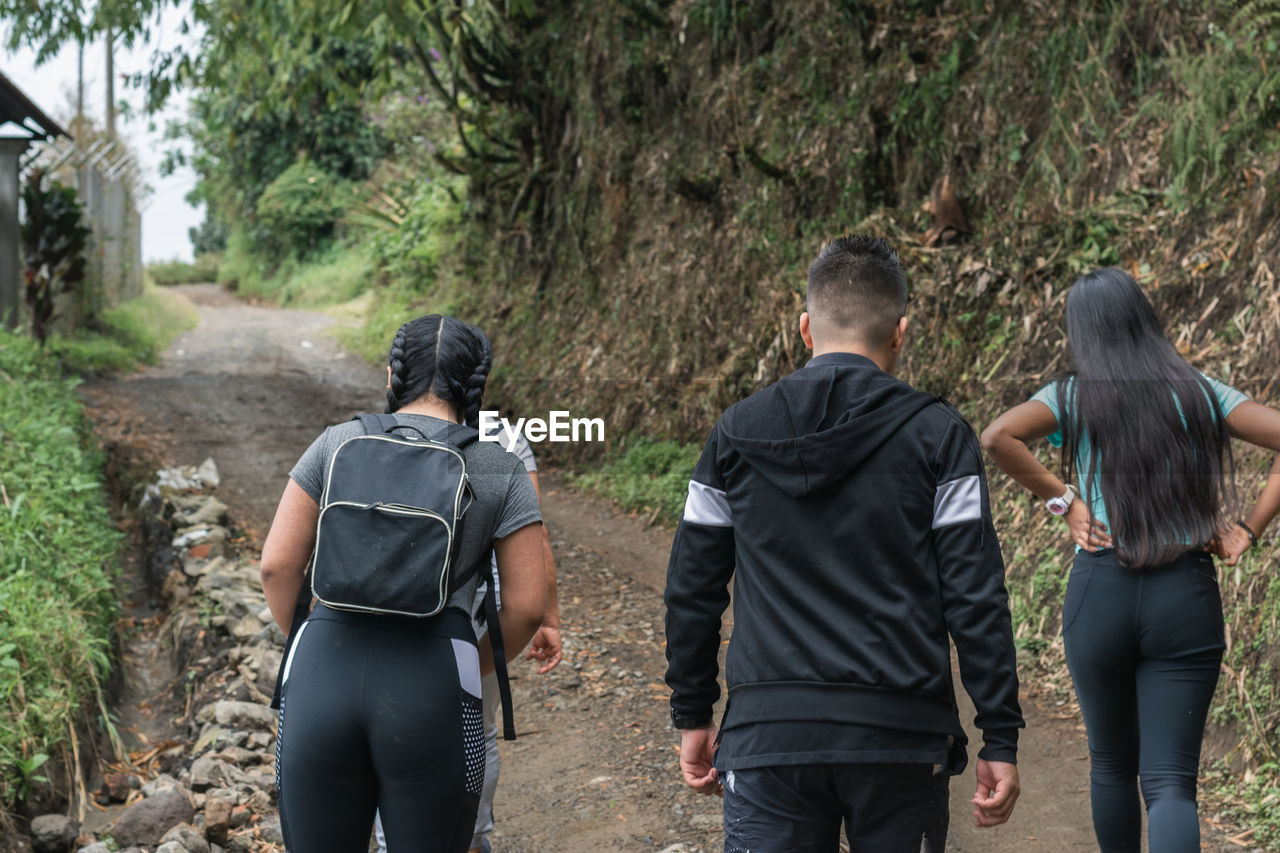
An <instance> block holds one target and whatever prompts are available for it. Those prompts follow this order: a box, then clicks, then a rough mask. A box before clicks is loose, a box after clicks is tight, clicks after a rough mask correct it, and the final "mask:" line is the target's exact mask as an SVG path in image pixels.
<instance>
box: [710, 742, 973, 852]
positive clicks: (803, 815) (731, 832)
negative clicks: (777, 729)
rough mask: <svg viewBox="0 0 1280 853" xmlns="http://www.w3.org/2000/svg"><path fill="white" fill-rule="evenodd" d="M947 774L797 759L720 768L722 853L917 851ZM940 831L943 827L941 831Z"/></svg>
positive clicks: (918, 767)
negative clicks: (843, 843)
mask: <svg viewBox="0 0 1280 853" xmlns="http://www.w3.org/2000/svg"><path fill="white" fill-rule="evenodd" d="M939 796H941V797H942V798H943V805H944V807H945V799H946V796H947V786H946V782H945V778H942V779H940V778H939V777H935V776H934V774H933V767H932V766H931V765H928V764H801V765H795V766H781V767H756V768H751V769H746V770H733V771H729V772H727V773H725V774H724V849H725V853H746V851H751V853H835V851H837V850H838V849H839V844H840V823H841V821H843V822H844V824H845V832H846V835H847V837H848V839H849V846H850V848H851V849H852V850H853V851H854V853H920V844H921V839H922V838H923V837H924V835H925V831H926V829H928V828H929V827H930V826H931V822H932V821H934V820H936V815H937V807H938V797H939ZM943 831H944V832H945V830H943Z"/></svg>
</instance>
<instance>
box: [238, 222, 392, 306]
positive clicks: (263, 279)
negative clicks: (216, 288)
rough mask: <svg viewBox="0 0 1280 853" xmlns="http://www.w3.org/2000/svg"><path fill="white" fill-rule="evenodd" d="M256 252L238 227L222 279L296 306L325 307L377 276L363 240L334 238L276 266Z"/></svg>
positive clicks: (257, 295) (258, 295)
mask: <svg viewBox="0 0 1280 853" xmlns="http://www.w3.org/2000/svg"><path fill="white" fill-rule="evenodd" d="M267 266H268V263H267V262H266V261H264V260H263V259H262V258H261V256H259V255H258V254H256V253H254V252H253V250H252V248H251V246H250V244H249V241H248V239H247V238H246V237H245V236H244V235H243V234H242V233H240V232H238V231H233V232H232V235H231V238H230V239H229V240H228V241H227V251H226V254H225V255H224V256H223V260H222V264H221V266H220V267H219V271H218V280H219V282H221V283H224V284H230V285H232V286H234V287H235V289H236V292H237V293H238V294H240V295H241V296H245V297H250V298H257V299H262V300H265V301H267V302H272V303H275V304H277V305H281V306H288V307H291V308H322V307H327V306H330V305H337V304H340V303H343V302H347V301H349V300H351V299H354V298H356V297H357V296H359V295H360V294H361V293H363V292H364V291H366V290H367V289H368V288H369V286H370V285H371V284H372V282H373V272H374V267H373V262H372V260H370V258H369V253H368V252H367V251H366V250H365V249H364V248H363V247H362V246H360V245H355V246H346V245H343V244H342V243H339V242H335V243H332V244H330V245H329V246H327V247H326V248H324V249H323V250H321V251H320V252H318V253H316V254H315V255H312V256H310V257H308V258H306V259H302V260H298V259H294V258H286V259H285V260H283V261H281V262H280V263H279V265H278V266H277V267H276V268H275V270H274V271H270V272H264V269H265V268H266V267H267Z"/></svg>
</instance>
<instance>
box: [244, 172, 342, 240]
mask: <svg viewBox="0 0 1280 853" xmlns="http://www.w3.org/2000/svg"><path fill="white" fill-rule="evenodd" d="M351 200H352V193H351V186H350V184H348V183H347V182H345V181H340V180H338V179H337V178H335V177H333V176H332V175H330V174H329V173H328V172H326V171H324V170H323V169H321V168H320V167H319V166H316V165H315V164H314V163H311V162H310V161H308V160H299V161H298V162H297V163H294V164H293V165H292V166H290V167H289V168H288V169H285V171H284V172H283V173H282V174H281V175H280V177H278V178H276V179H275V180H274V181H272V182H271V184H270V186H268V187H267V188H266V190H264V191H263V193H262V197H261V198H259V199H258V204H257V208H256V212H257V216H258V223H259V225H260V226H261V230H262V233H263V236H264V239H265V240H267V241H268V242H270V243H273V244H274V245H273V246H271V247H269V248H272V249H274V253H273V254H274V255H275V256H276V257H285V256H288V255H292V256H294V257H301V256H304V255H306V254H308V253H310V252H314V251H315V250H316V249H318V248H320V247H321V246H322V245H323V244H325V243H326V242H327V241H328V240H329V239H330V238H332V237H333V234H334V227H335V225H336V224H337V221H338V219H339V218H340V217H341V216H342V214H343V213H344V212H346V209H347V206H348V205H349V204H350V203H351ZM264 248H268V247H264Z"/></svg>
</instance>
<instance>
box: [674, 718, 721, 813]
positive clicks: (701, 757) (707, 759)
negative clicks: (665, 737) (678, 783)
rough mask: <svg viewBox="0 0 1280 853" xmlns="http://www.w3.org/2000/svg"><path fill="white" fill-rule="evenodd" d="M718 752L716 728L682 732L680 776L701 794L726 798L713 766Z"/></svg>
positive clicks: (708, 727) (684, 730)
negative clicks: (712, 763) (713, 760)
mask: <svg viewBox="0 0 1280 853" xmlns="http://www.w3.org/2000/svg"><path fill="white" fill-rule="evenodd" d="M715 751H716V727H715V726H707V727H706V728H701V729H681V730H680V775H681V776H683V777H684V783H685V784H686V785H688V786H689V787H690V788H692V789H693V790H695V791H697V792H698V793H699V794H716V795H718V796H721V797H723V796H724V788H723V787H722V786H721V784H720V779H719V777H718V776H717V775H716V769H715V767H713V766H712V765H711V761H712V759H713V758H714V757H715Z"/></svg>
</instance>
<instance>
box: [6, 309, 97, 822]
mask: <svg viewBox="0 0 1280 853" xmlns="http://www.w3.org/2000/svg"><path fill="white" fill-rule="evenodd" d="M74 386H75V381H74V380H69V379H66V378H64V377H63V375H62V372H61V368H60V365H59V364H58V362H57V360H56V359H53V358H51V357H49V356H48V355H47V354H45V353H42V352H41V351H40V350H39V348H38V347H37V346H36V345H35V344H34V343H33V342H32V341H31V340H28V339H26V338H21V337H15V336H13V335H8V334H0V411H3V412H4V413H5V417H4V420H3V423H0V808H6V809H7V808H9V807H11V806H12V805H13V804H14V802H15V801H16V800H18V799H19V798H22V797H24V796H26V795H28V794H29V793H30V791H31V790H32V788H33V787H34V786H36V785H40V784H43V783H44V781H45V780H44V777H43V765H44V763H45V761H47V760H48V757H49V756H51V755H57V754H61V753H65V752H66V751H67V749H68V745H69V744H72V743H74V737H75V735H74V733H73V731H72V727H73V726H75V725H76V724H77V722H78V721H80V720H81V719H84V718H85V717H86V716H89V715H94V714H97V713H98V712H100V711H103V710H104V708H103V704H102V685H103V682H104V679H105V676H106V673H107V670H108V668H109V661H110V638H111V635H112V630H113V623H114V619H115V615H116V609H115V601H114V596H113V594H112V587H111V574H112V571H113V566H114V564H115V558H116V554H117V549H118V547H119V545H120V534H119V532H118V531H117V530H116V529H115V527H114V525H113V524H112V523H111V519H110V517H109V515H108V512H107V508H106V496H105V495H104V494H103V489H102V485H101V481H102V460H101V458H100V456H99V454H98V452H97V451H96V450H95V449H94V447H93V444H92V443H91V440H90V435H89V431H88V428H87V425H86V424H85V422H84V420H83V418H82V416H81V413H80V402H79V399H78V398H77V397H76V395H75V393H74V390H73V389H74Z"/></svg>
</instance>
